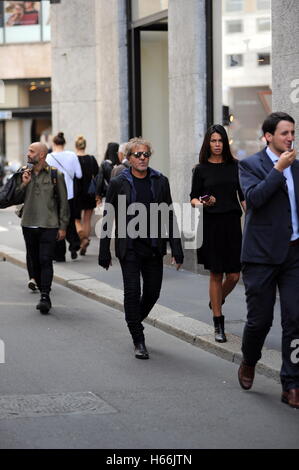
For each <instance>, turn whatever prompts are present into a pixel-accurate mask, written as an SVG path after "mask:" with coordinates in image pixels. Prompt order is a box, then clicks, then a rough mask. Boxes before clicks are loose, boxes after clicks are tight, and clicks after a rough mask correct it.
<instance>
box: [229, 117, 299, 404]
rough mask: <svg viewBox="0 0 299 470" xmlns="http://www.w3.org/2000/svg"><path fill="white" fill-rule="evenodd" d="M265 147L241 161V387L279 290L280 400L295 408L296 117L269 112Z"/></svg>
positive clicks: (298, 302) (298, 317) (298, 268)
mask: <svg viewBox="0 0 299 470" xmlns="http://www.w3.org/2000/svg"><path fill="white" fill-rule="evenodd" d="M262 131H263V135H264V137H265V139H266V142H267V146H266V148H264V149H263V150H262V151H261V152H258V153H255V154H254V155H251V156H250V157H247V158H245V159H244V160H241V161H240V182H241V186H242V189H243V191H244V194H245V198H246V203H247V212H246V217H245V225H244V234H243V245H242V253H241V261H242V274H243V281H244V285H245V293H246V303H247V322H246V324H245V327H244V332H243V339H242V353H243V361H242V362H241V365H240V367H239V370H238V379H239V383H240V386H241V387H242V388H243V389H245V390H249V389H250V388H251V387H252V384H253V380H254V375H255V366H256V364H257V362H258V361H259V359H260V358H261V356H262V347H263V344H264V341H265V339H266V337H267V334H268V332H269V330H270V328H271V326H272V322H273V314H274V312H273V311H274V305H275V301H276V291H277V288H278V290H279V300H280V309H281V326H282V342H281V344H282V346H281V354H282V366H281V370H280V380H281V385H282V395H281V401H282V402H283V403H285V404H287V405H289V406H290V407H292V408H299V361H298V345H299V199H298V194H299V162H298V161H297V160H296V150H295V149H293V144H294V140H295V120H294V119H293V118H292V116H290V115H289V114H287V113H283V112H275V113H271V114H270V115H269V116H268V117H267V118H266V119H265V121H264V123H263V126H262Z"/></svg>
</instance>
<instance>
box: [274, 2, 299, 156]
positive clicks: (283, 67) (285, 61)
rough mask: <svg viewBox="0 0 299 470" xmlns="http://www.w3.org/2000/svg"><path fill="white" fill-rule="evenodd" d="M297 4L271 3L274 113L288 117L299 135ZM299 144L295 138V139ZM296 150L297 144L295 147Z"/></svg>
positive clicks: (298, 31)
mask: <svg viewBox="0 0 299 470" xmlns="http://www.w3.org/2000/svg"><path fill="white" fill-rule="evenodd" d="M298 25H299V2H298V0H285V1H283V2H282V1H280V0H272V37H273V44H272V75H273V104H272V109H273V111H284V112H286V113H288V114H290V115H291V116H292V117H293V118H294V119H295V121H296V124H297V128H296V130H297V135H298V134H299V28H298ZM297 141H298V139H297ZM296 146H297V148H298V144H297V145H296Z"/></svg>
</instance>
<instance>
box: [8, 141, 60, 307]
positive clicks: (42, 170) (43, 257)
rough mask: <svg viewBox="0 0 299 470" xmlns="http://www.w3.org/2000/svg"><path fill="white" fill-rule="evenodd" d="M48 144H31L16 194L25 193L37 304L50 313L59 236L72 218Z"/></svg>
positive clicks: (25, 223) (25, 229) (26, 236)
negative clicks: (49, 163) (50, 161)
mask: <svg viewBox="0 0 299 470" xmlns="http://www.w3.org/2000/svg"><path fill="white" fill-rule="evenodd" d="M47 153H48V148H47V147H46V145H44V144H42V143H40V142H34V143H33V144H31V145H30V146H29V148H28V153H27V159H28V166H27V167H26V168H25V169H24V171H23V172H22V173H21V174H20V176H19V178H18V180H17V188H16V195H17V196H18V195H23V196H24V209H23V214H22V220H21V226H22V230H23V235H24V239H25V244H26V249H27V255H28V257H29V258H30V261H31V263H32V269H33V272H34V278H35V280H36V283H37V286H38V288H39V290H40V293H41V297H40V301H39V303H38V304H37V306H36V308H37V309H38V310H39V311H40V313H42V314H47V313H48V312H49V310H50V308H51V306H52V304H51V300H50V295H49V294H50V291H51V285H52V280H53V258H54V250H55V243H56V240H63V238H64V237H65V234H66V228H67V225H68V222H69V205H68V200H67V191H66V185H65V181H64V175H63V174H62V173H60V172H59V171H58V170H57V169H54V168H53V167H52V168H51V167H50V166H49V165H48V164H47V163H46V157H47Z"/></svg>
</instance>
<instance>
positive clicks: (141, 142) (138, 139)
mask: <svg viewBox="0 0 299 470" xmlns="http://www.w3.org/2000/svg"><path fill="white" fill-rule="evenodd" d="M136 145H145V146H146V147H147V148H148V150H149V152H150V153H151V154H152V153H153V152H154V151H153V147H152V144H151V143H150V142H149V141H148V140H145V139H143V138H142V137H133V138H132V139H130V140H129V142H128V143H127V147H126V157H127V156H129V155H131V153H132V150H133V148H134V147H135V146H136Z"/></svg>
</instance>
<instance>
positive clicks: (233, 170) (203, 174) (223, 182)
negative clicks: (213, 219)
mask: <svg viewBox="0 0 299 470" xmlns="http://www.w3.org/2000/svg"><path fill="white" fill-rule="evenodd" d="M205 194H209V195H210V196H214V197H215V198H216V203H215V205H214V206H211V207H208V206H205V207H204V209H205V211H207V212H209V213H211V214H213V213H214V214H223V213H225V212H232V211H238V212H239V213H240V214H241V213H242V210H241V208H240V204H239V201H238V198H237V194H238V195H239V199H240V201H244V195H243V193H242V190H241V187H240V183H239V175H238V162H237V161H234V162H231V163H211V162H206V163H200V164H198V165H196V167H195V169H194V172H193V178H192V189H191V193H190V199H194V198H197V199H199V197H200V196H204V195H205Z"/></svg>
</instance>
